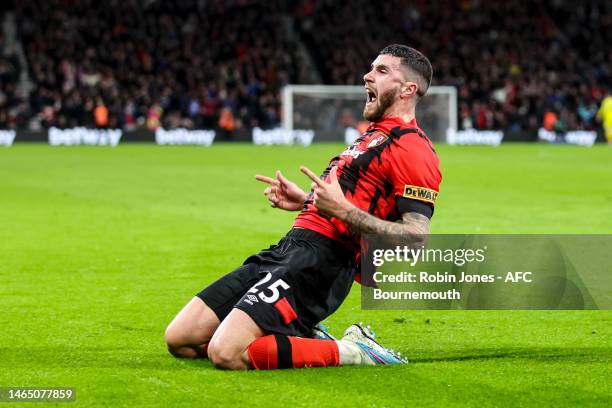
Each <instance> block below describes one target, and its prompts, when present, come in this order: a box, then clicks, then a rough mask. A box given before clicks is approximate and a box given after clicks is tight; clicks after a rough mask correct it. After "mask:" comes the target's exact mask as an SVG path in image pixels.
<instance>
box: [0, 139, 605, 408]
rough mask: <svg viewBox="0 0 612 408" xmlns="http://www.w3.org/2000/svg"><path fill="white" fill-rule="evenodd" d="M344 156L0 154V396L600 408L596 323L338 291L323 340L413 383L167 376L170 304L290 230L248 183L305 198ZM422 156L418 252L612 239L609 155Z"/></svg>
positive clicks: (322, 376)
mask: <svg viewBox="0 0 612 408" xmlns="http://www.w3.org/2000/svg"><path fill="white" fill-rule="evenodd" d="M341 148H342V147H341V146H340V145H316V146H312V147H309V148H299V147H293V148H289V147H253V146H250V145H215V146H213V147H211V148H208V149H206V148H197V147H157V146H151V145H123V146H119V147H118V148H115V149H112V148H92V147H71V148H51V147H49V146H43V145H16V146H13V147H12V148H9V149H0V259H1V263H0V279H1V282H2V285H1V286H0V310H1V313H0V327H1V330H2V331H1V334H0V386H30V387H33V386H40V387H50V386H56V387H58V386H71V387H76V389H77V399H78V401H77V402H76V403H73V404H74V405H70V406H100V405H112V406H146V405H161V406H175V405H181V406H189V405H193V406H224V405H227V406H231V405H237V404H241V405H247V404H248V406H276V405H284V406H348V405H352V406H407V405H455V404H456V405H468V406H522V405H524V406H536V405H537V406H542V405H545V406H552V405H554V406H562V405H568V406H576V405H606V404H609V403H610V401H611V394H610V389H611V387H612V384H611V380H610V378H612V370H611V368H610V362H611V360H612V340H611V334H612V330H611V320H612V312H610V311H587V312H584V311H368V312H366V311H361V310H360V306H359V291H358V288H357V287H354V290H353V292H352V293H351V295H350V297H349V298H348V299H347V301H346V302H345V304H344V305H343V306H342V308H341V309H340V310H339V311H338V312H337V313H336V314H334V315H333V316H332V317H331V318H329V319H328V321H327V322H328V323H329V324H330V325H331V326H332V329H333V330H332V331H333V332H334V333H335V334H337V335H338V334H340V332H341V331H342V330H343V329H344V328H345V327H346V326H348V325H349V324H350V323H353V322H355V321H366V322H371V323H372V324H373V326H374V328H375V329H376V331H377V333H378V334H379V336H380V338H381V339H382V342H383V343H384V344H385V345H387V346H390V347H393V348H395V349H399V350H401V351H403V354H406V355H407V356H409V357H410V359H411V363H410V364H408V365H405V366H394V367H377V368H372V367H342V368H331V369H304V370H284V371H274V372H255V371H251V372H223V371H218V370H215V369H213V368H212V366H211V364H210V363H209V362H208V361H201V360H200V361H186V360H177V359H174V358H172V357H170V355H169V354H167V352H166V350H165V347H164V344H163V338H162V335H163V331H164V329H165V326H166V325H167V323H168V322H169V320H170V319H171V318H172V317H173V316H174V315H175V313H176V312H177V311H178V310H179V309H180V308H181V307H182V306H183V305H184V303H186V302H187V301H188V300H189V299H190V298H191V297H192V296H193V294H194V293H196V292H197V291H199V290H200V289H201V288H202V287H204V286H205V285H206V284H208V283H210V282H212V281H213V280H214V279H215V278H217V277H218V276H220V275H221V274H224V273H226V272H228V271H231V270H232V269H233V268H234V267H236V266H237V265H239V264H240V263H241V262H242V261H243V259H244V258H245V257H246V256H248V255H249V254H251V253H253V252H255V251H258V250H259V249H261V248H264V247H267V246H268V245H269V244H271V243H274V242H276V241H277V240H278V239H279V238H280V237H281V236H282V235H283V234H284V233H285V232H286V231H287V230H288V229H289V228H290V225H291V221H292V219H293V217H294V214H290V213H283V212H280V211H278V210H274V209H271V208H270V207H268V206H267V203H266V201H265V199H264V198H263V196H262V195H261V192H262V189H263V187H264V186H263V185H261V184H260V183H258V182H256V181H255V180H254V178H253V176H254V174H255V173H257V172H260V173H263V174H273V171H274V170H276V169H277V168H280V169H282V170H283V171H284V173H285V174H286V175H287V176H288V177H290V178H292V179H294V180H297V181H299V183H300V184H301V185H302V186H308V185H309V183H308V182H307V180H306V179H305V177H304V176H303V175H301V174H300V173H299V171H298V166H299V165H300V164H305V165H308V166H309V167H310V168H312V169H314V170H315V171H316V172H318V171H320V170H321V169H322V168H324V166H325V165H326V164H327V160H328V159H329V158H330V157H331V156H332V155H333V154H335V153H337V152H339V151H340V150H341ZM438 151H439V155H440V158H441V162H442V169H443V173H444V183H443V186H442V192H441V194H440V198H439V201H438V208H437V210H436V215H435V217H434V220H433V232H435V233H611V232H612V210H611V204H610V203H611V202H612V178H611V177H610V176H611V175H612V149H609V148H606V147H599V146H598V147H595V148H592V149H586V148H578V147H570V146H542V145H504V146H502V147H499V148H488V147H449V146H439V147H438ZM35 405H36V404H32V403H29V404H27V406H35ZM7 406H14V405H7ZM43 406H49V404H48V403H46V404H44V405H43ZM608 406H609V405H608Z"/></svg>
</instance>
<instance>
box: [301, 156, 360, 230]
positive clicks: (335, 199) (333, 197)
mask: <svg viewBox="0 0 612 408" xmlns="http://www.w3.org/2000/svg"><path fill="white" fill-rule="evenodd" d="M300 171H301V172H302V173H304V174H305V175H306V176H308V178H310V179H311V180H312V190H313V193H314V196H313V199H314V205H315V207H317V210H319V211H320V212H322V213H324V214H326V215H328V216H330V217H336V218H340V219H342V214H344V213H345V212H346V211H347V210H348V209H349V208H350V207H351V206H352V204H351V203H350V202H349V201H348V200H347V199H346V197H344V193H342V188H341V187H340V183H338V176H337V174H336V173H337V171H338V167H337V166H334V167H333V168H332V169H331V171H330V172H329V183H326V182H325V181H323V180H321V179H320V178H319V176H317V175H316V174H315V173H313V172H312V170H310V169H309V168H307V167H305V166H300Z"/></svg>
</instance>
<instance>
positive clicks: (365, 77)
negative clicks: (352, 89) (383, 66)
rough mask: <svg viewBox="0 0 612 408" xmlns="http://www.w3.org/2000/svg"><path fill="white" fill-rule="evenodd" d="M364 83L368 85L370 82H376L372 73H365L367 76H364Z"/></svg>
mask: <svg viewBox="0 0 612 408" xmlns="http://www.w3.org/2000/svg"><path fill="white" fill-rule="evenodd" d="M363 82H365V83H366V84H367V83H369V82H374V77H373V76H372V71H368V72H366V73H365V75H364V76H363Z"/></svg>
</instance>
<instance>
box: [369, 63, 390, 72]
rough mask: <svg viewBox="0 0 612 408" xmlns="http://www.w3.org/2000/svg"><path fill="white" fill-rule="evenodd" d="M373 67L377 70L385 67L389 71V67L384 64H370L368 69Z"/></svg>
mask: <svg viewBox="0 0 612 408" xmlns="http://www.w3.org/2000/svg"><path fill="white" fill-rule="evenodd" d="M375 68H376V69H378V70H381V69H386V70H387V71H391V68H390V67H389V66H387V65H385V64H378V65H374V63H372V64H370V70H372V69H375Z"/></svg>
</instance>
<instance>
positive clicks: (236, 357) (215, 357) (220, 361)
mask: <svg viewBox="0 0 612 408" xmlns="http://www.w3.org/2000/svg"><path fill="white" fill-rule="evenodd" d="M242 355H243V352H242V351H240V350H239V349H237V348H236V347H233V346H228V345H225V344H220V343H219V342H214V341H213V342H211V343H210V345H209V347H208V358H209V360H210V361H211V362H212V363H213V364H214V366H215V367H216V368H219V369H222V370H246V369H248V366H247V364H246V362H245V361H244V360H243V356H242Z"/></svg>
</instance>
